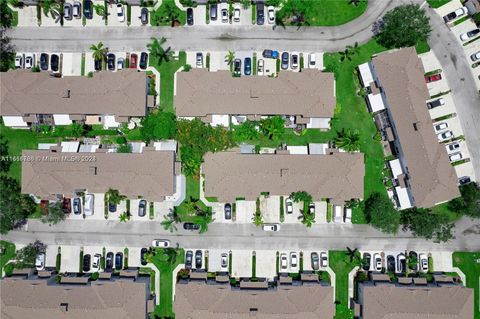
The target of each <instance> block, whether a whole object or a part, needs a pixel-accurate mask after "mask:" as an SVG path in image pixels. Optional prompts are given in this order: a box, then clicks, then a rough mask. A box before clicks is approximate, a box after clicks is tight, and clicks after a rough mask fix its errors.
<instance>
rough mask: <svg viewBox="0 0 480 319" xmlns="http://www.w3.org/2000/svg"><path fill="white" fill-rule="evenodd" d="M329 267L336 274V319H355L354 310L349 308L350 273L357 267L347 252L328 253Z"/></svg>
mask: <svg viewBox="0 0 480 319" xmlns="http://www.w3.org/2000/svg"><path fill="white" fill-rule="evenodd" d="M328 259H329V266H330V268H332V270H333V271H334V272H335V304H336V314H335V319H344V318H345V319H346V318H348V319H353V310H351V309H349V308H348V304H349V302H348V301H349V300H348V273H349V272H350V271H352V269H353V268H354V267H355V266H357V264H356V263H355V262H353V263H352V262H350V257H349V255H348V254H347V252H346V251H343V250H335V251H329V252H328Z"/></svg>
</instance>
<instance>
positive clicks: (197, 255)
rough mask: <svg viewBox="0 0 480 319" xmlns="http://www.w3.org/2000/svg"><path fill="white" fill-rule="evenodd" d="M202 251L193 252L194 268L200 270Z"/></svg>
mask: <svg viewBox="0 0 480 319" xmlns="http://www.w3.org/2000/svg"><path fill="white" fill-rule="evenodd" d="M202 255H203V254H202V251H201V250H197V251H196V252H195V268H197V269H200V268H202Z"/></svg>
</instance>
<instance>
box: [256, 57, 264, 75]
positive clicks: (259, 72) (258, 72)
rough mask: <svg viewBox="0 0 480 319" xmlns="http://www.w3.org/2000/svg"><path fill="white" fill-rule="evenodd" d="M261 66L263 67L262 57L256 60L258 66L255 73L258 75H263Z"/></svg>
mask: <svg viewBox="0 0 480 319" xmlns="http://www.w3.org/2000/svg"><path fill="white" fill-rule="evenodd" d="M263 67H264V63H263V59H259V60H258V67H257V74H258V75H263Z"/></svg>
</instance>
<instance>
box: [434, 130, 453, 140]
mask: <svg viewBox="0 0 480 319" xmlns="http://www.w3.org/2000/svg"><path fill="white" fill-rule="evenodd" d="M437 137H438V139H439V140H440V141H443V140H446V139H449V138H451V137H453V133H452V131H446V132H443V133H439V134H437Z"/></svg>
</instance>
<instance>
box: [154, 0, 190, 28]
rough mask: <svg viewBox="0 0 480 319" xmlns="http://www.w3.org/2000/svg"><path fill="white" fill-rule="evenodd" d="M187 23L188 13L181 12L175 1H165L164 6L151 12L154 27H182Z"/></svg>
mask: <svg viewBox="0 0 480 319" xmlns="http://www.w3.org/2000/svg"><path fill="white" fill-rule="evenodd" d="M186 21H187V13H186V11H182V10H180V8H178V7H177V5H176V4H175V0H163V1H162V5H161V6H160V7H159V8H158V9H157V10H153V11H151V17H150V23H151V25H152V26H171V27H175V26H180V25H184V24H185V23H186Z"/></svg>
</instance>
